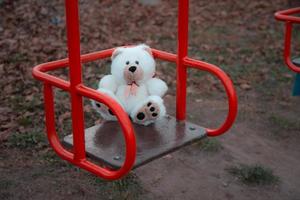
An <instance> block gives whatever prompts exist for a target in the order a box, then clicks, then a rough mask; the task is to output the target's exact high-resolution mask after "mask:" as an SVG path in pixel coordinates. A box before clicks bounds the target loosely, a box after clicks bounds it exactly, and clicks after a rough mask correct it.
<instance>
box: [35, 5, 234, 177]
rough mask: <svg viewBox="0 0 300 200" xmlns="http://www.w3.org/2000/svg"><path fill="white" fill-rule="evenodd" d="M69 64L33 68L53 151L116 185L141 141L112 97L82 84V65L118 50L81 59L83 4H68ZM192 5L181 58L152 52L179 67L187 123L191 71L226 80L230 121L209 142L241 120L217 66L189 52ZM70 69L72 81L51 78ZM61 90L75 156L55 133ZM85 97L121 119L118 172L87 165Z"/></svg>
mask: <svg viewBox="0 0 300 200" xmlns="http://www.w3.org/2000/svg"><path fill="white" fill-rule="evenodd" d="M65 4H66V23H67V36H68V49H69V58H68V59H63V60H58V61H53V62H48V63H44V64H41V65H38V66H36V67H34V68H33V72H32V74H33V76H34V77H35V78H36V79H38V80H41V81H43V82H44V100H45V113H46V127H47V135H48V139H49V141H50V144H51V146H52V148H53V149H54V150H55V152H56V153H57V154H58V155H59V156H61V157H62V158H63V159H65V160H67V161H69V162H71V163H73V164H74V165H77V166H79V167H81V168H83V169H86V170H87V171H90V172H91V173H94V174H95V175H98V176H99V177H101V178H104V179H108V180H115V179H119V178H121V177H123V176H124V175H126V174H127V173H128V172H129V171H130V170H131V169H132V167H133V165H134V162H135V157H136V140H135V133H134V129H133V126H132V123H131V121H130V119H129V117H128V115H127V113H126V112H125V111H124V110H123V108H122V107H121V106H120V105H119V104H118V103H117V102H116V101H115V100H113V99H112V98H110V97H109V96H107V95H105V94H103V93H101V92H98V91H96V90H94V89H91V88H89V87H86V86H84V85H83V83H82V73H81V64H82V63H86V62H90V61H94V60H99V59H103V58H108V57H110V56H111V54H112V52H113V50H114V49H108V50H103V51H98V52H94V53H90V54H85V55H80V31H79V16H78V0H65ZM188 7H189V1H188V0H179V15H178V55H176V54H172V53H167V52H164V51H160V50H156V49H152V52H153V55H154V57H155V58H158V59H161V60H165V61H169V62H174V63H177V94H176V97H177V98H176V110H177V111H176V113H177V114H176V117H177V119H178V120H185V118H186V82H187V68H188V67H192V68H196V69H200V70H204V71H207V72H209V73H211V74H213V75H215V76H216V77H217V78H218V79H220V80H221V82H222V84H223V85H224V87H225V90H226V93H227V96H228V108H229V111H228V115H227V118H226V120H225V122H224V123H223V124H222V125H221V126H220V127H219V128H217V129H206V130H207V135H208V136H217V135H221V134H223V133H224V132H226V131H227V130H228V129H229V128H230V127H231V126H232V124H233V122H234V120H235V118H236V114H237V96H236V93H235V90H234V86H233V83H232V81H231V80H230V78H229V77H228V76H227V75H226V73H225V72H223V71H222V70H221V69H220V68H218V67H217V66H214V65H211V64H208V63H205V62H202V61H198V60H194V59H191V58H189V57H188V56H187V52H188V51H187V47H188ZM67 66H70V67H69V69H70V81H65V80H62V79H60V78H58V77H55V76H53V75H50V74H47V73H46V72H48V71H52V70H56V69H59V68H65V67H67ZM53 86H54V87H57V88H60V89H62V90H65V91H68V92H69V93H70V94H71V105H72V107H71V108H72V128H73V144H74V147H73V151H72V152H70V151H68V150H66V149H65V148H64V147H63V146H62V145H61V143H60V141H59V139H58V136H57V133H56V131H55V113H54V99H53V91H52V88H53ZM82 97H88V98H91V99H93V100H95V101H98V102H101V103H104V104H105V105H107V106H108V107H109V108H110V109H111V110H112V111H113V112H114V113H115V115H116V117H117V119H118V121H119V123H120V125H121V127H122V130H123V134H124V138H125V144H126V158H125V161H124V164H123V166H122V167H121V168H120V169H118V170H111V169H109V168H104V167H100V166H98V165H95V164H94V163H92V162H90V161H88V160H87V159H86V151H85V141H84V115H83V104H82Z"/></svg>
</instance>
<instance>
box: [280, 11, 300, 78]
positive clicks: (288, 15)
mask: <svg viewBox="0 0 300 200" xmlns="http://www.w3.org/2000/svg"><path fill="white" fill-rule="evenodd" d="M299 13H300V7H299V8H292V9H288V10H283V11H278V12H276V13H275V18H276V19H277V20H280V21H285V42H284V61H285V63H286V65H287V66H288V67H289V68H290V69H291V70H293V71H294V72H297V73H300V68H299V67H297V66H296V65H295V64H294V63H293V62H292V60H291V40H292V29H293V24H294V23H297V24H299V23H300V17H297V16H292V15H295V14H299Z"/></svg>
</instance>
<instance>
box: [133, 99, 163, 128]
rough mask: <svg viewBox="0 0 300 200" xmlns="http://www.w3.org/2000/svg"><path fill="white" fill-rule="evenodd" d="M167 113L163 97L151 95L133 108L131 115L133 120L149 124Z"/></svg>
mask: <svg viewBox="0 0 300 200" xmlns="http://www.w3.org/2000/svg"><path fill="white" fill-rule="evenodd" d="M165 114H166V108H165V106H164V104H163V99H162V98H161V97H160V96H149V97H148V98H146V99H145V100H144V101H143V102H141V103H140V104H138V105H137V106H136V107H135V108H134V109H133V111H132V112H131V114H130V117H131V119H132V121H133V122H135V123H137V124H142V125H145V126H147V125H149V124H151V123H153V122H155V121H156V120H158V119H160V118H161V117H163V116H165Z"/></svg>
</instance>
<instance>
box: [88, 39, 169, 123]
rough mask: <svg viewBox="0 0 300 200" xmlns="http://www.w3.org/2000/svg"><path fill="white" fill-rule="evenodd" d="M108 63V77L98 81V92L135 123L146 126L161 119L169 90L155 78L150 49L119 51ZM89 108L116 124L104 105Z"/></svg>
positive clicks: (97, 104)
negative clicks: (113, 102)
mask: <svg viewBox="0 0 300 200" xmlns="http://www.w3.org/2000/svg"><path fill="white" fill-rule="evenodd" d="M111 59H112V64H111V74H110V75H106V76H104V77H103V78H102V79H101V80H100V82H99V86H98V91H100V92H103V93H105V94H106V95H109V96H110V97H112V98H113V99H115V100H116V101H117V102H118V103H119V104H120V105H121V106H122V107H123V108H124V110H125V111H126V112H127V113H128V115H129V116H130V118H131V119H132V121H133V122H135V123H138V124H142V125H149V124H151V123H153V122H155V121H156V120H159V119H160V118H161V117H163V116H164V115H165V114H166V108H165V106H164V103H163V99H162V97H163V96H164V95H165V93H166V92H167V90H168V86H167V84H166V83H165V82H164V81H162V80H161V79H158V78H155V77H154V75H155V67H156V66H155V60H154V58H153V56H152V53H151V49H150V47H148V46H147V45H144V44H141V45H138V46H134V47H119V48H117V49H115V51H114V52H113V54H112V57H111ZM92 105H93V107H94V108H95V109H96V110H97V111H98V112H99V113H100V115H101V116H102V117H103V118H104V119H106V120H116V117H115V116H114V114H113V113H112V112H111V111H110V110H109V109H108V107H107V106H106V105H104V104H102V103H99V102H95V101H92Z"/></svg>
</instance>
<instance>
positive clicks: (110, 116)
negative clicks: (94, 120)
mask: <svg viewBox="0 0 300 200" xmlns="http://www.w3.org/2000/svg"><path fill="white" fill-rule="evenodd" d="M93 107H94V108H95V109H96V111H97V112H98V113H100V115H101V116H102V117H103V118H104V119H105V120H113V121H115V120H117V118H116V116H115V114H114V113H113V112H112V110H111V109H109V108H108V107H107V106H106V105H105V104H103V103H99V102H95V101H93Z"/></svg>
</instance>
